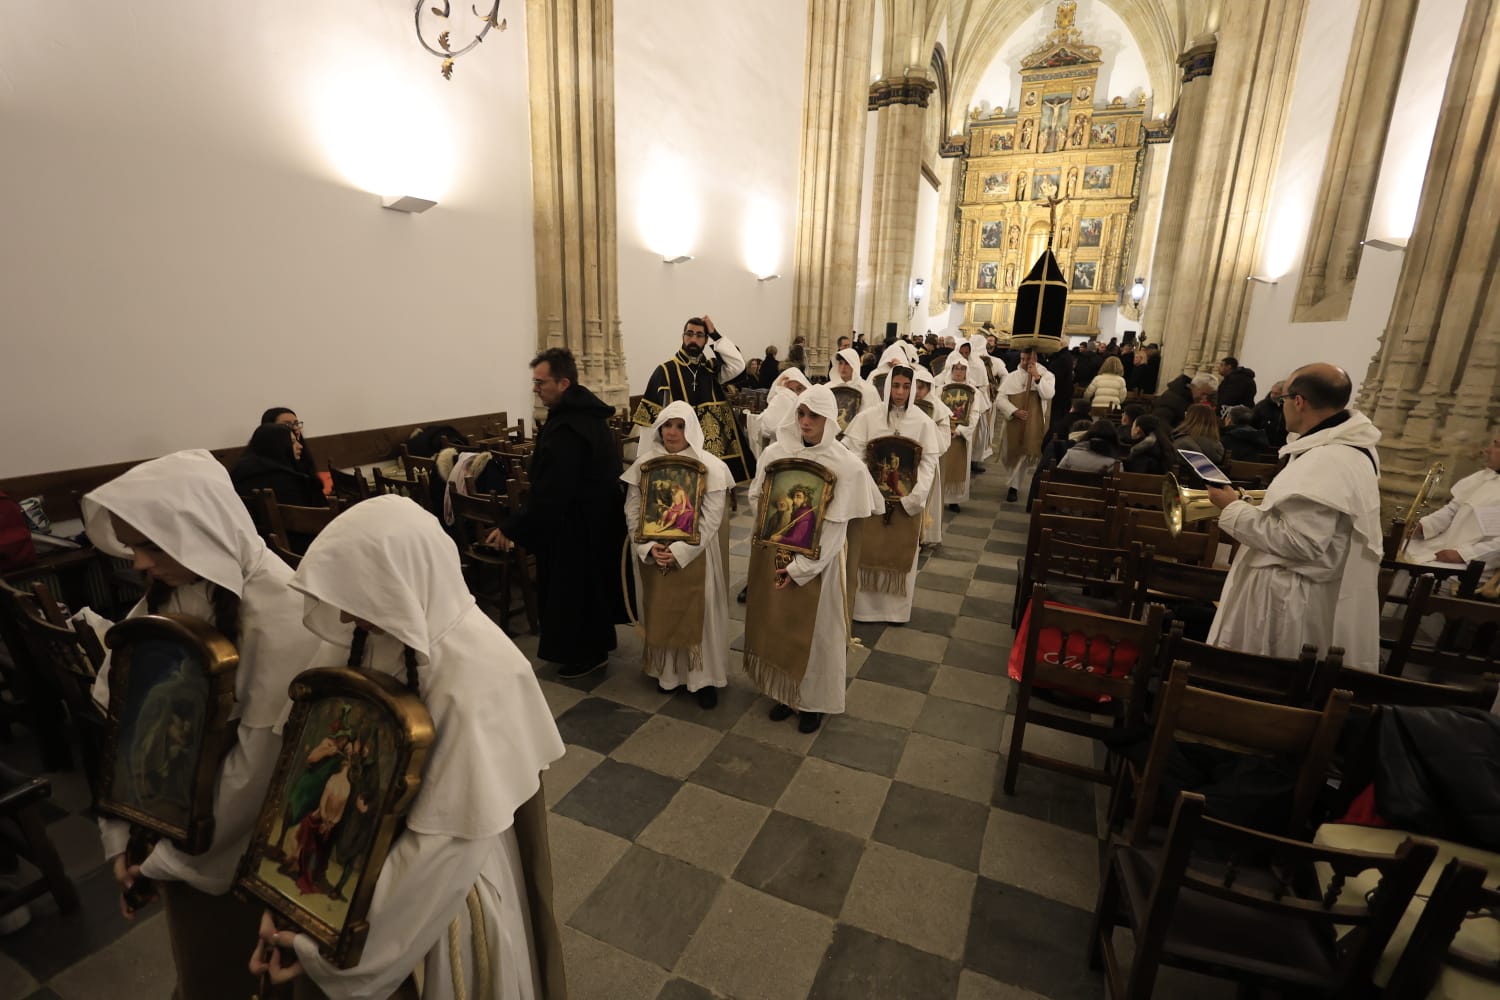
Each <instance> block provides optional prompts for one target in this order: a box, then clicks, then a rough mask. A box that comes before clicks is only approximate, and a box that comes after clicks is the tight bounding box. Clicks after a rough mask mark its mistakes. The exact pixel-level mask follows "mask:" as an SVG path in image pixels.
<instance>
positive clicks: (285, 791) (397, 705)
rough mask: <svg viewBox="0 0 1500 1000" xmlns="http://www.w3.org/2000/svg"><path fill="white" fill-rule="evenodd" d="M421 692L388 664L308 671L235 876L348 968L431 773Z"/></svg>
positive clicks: (296, 686)
mask: <svg viewBox="0 0 1500 1000" xmlns="http://www.w3.org/2000/svg"><path fill="white" fill-rule="evenodd" d="M432 739H433V728H432V716H431V715H430V714H428V711H427V708H426V706H424V705H423V704H422V700H421V699H420V698H418V697H417V695H415V694H413V693H412V692H411V691H408V690H407V689H406V687H405V686H404V685H402V684H401V682H400V681H398V680H396V679H395V678H394V677H390V676H387V675H385V674H377V673H365V672H363V671H358V670H349V669H347V668H344V667H324V668H318V669H314V670H307V671H304V672H303V673H301V674H299V675H297V679H296V680H294V681H293V682H292V713H291V717H290V718H289V719H288V720H287V723H286V726H285V728H284V729H283V731H282V743H281V755H280V757H278V758H277V761H276V770H275V772H274V773H273V774H272V776H271V785H270V788H269V789H268V790H267V792H266V798H265V801H264V803H262V805H261V810H260V817H259V819H258V820H257V821H256V824H255V831H254V833H253V834H252V835H251V838H250V846H249V848H248V849H247V850H246V851H245V855H244V857H243V858H241V859H240V870H239V879H238V886H239V888H240V889H241V890H243V891H244V892H246V893H248V894H249V895H251V896H253V897H255V898H256V899H258V900H260V901H261V902H263V903H265V904H266V906H268V907H270V908H271V910H273V911H274V912H275V914H276V915H277V922H278V923H279V924H282V925H289V926H291V927H294V928H296V929H297V930H299V931H301V932H302V933H304V934H306V935H308V936H309V937H311V938H312V939H313V940H315V941H317V942H318V951H319V953H320V954H321V955H322V956H323V957H324V958H326V959H327V960H328V961H330V962H332V963H333V964H334V965H335V966H337V967H338V968H341V969H347V968H350V967H352V966H354V965H356V964H357V963H358V962H359V958H360V954H361V953H362V952H363V950H364V946H365V938H366V937H367V936H368V935H369V932H370V925H369V923H368V922H367V921H366V919H365V917H366V916H367V915H368V913H369V911H370V900H371V899H372V898H373V897H374V894H375V883H376V880H377V879H378V878H379V876H380V869H381V866H382V865H383V864H384V863H385V859H386V855H387V854H388V853H389V852H390V848H391V841H392V840H393V839H394V838H395V836H396V834H397V832H398V831H399V829H400V826H401V820H402V817H404V816H405V814H406V811H407V810H408V809H409V808H410V807H411V804H412V802H413V801H414V800H415V798H416V795H417V790H418V789H419V788H420V787H421V783H422V766H423V764H425V763H426V760H427V751H428V749H429V748H430V747H431V746H432Z"/></svg>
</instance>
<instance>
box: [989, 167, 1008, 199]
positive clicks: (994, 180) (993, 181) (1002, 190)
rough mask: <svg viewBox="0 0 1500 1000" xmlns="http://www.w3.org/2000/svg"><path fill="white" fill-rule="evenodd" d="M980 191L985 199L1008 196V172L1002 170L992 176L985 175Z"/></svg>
mask: <svg viewBox="0 0 1500 1000" xmlns="http://www.w3.org/2000/svg"><path fill="white" fill-rule="evenodd" d="M982 191H983V194H984V195H985V196H986V197H992V198H994V197H999V196H1001V195H1007V194H1010V171H1009V170H1002V171H998V172H996V173H993V174H985V175H984V186H983V189H982Z"/></svg>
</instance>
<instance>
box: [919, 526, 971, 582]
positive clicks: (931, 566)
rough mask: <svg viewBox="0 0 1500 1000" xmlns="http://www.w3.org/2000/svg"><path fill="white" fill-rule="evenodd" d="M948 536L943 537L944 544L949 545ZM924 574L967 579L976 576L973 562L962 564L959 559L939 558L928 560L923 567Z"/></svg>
mask: <svg viewBox="0 0 1500 1000" xmlns="http://www.w3.org/2000/svg"><path fill="white" fill-rule="evenodd" d="M947 538H948V536H947V535H944V536H943V544H945V545H946V544H947ZM922 572H923V573H936V574H937V575H938V576H959V577H964V578H965V579H967V578H968V577H971V576H973V575H974V564H973V563H971V562H960V561H959V560H957V559H941V558H938V557H937V556H934V557H933V558H931V559H929V560H927V564H926V565H925V566H923V567H922Z"/></svg>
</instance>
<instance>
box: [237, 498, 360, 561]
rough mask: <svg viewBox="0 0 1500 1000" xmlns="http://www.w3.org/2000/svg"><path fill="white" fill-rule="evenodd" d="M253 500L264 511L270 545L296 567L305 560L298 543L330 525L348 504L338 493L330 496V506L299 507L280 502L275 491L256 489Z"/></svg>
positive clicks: (267, 541)
mask: <svg viewBox="0 0 1500 1000" xmlns="http://www.w3.org/2000/svg"><path fill="white" fill-rule="evenodd" d="M250 502H251V503H253V504H256V505H257V506H258V508H259V510H260V511H261V520H259V521H258V522H257V523H264V525H265V539H266V545H267V546H268V547H269V548H270V549H271V551H272V552H275V553H276V554H277V555H278V556H280V557H281V558H282V560H284V561H285V562H286V564H287V565H288V566H291V567H292V568H293V569H296V568H297V565H298V564H299V563H301V562H302V553H301V552H300V551H298V547H297V545H296V544H295V542H296V541H297V540H298V539H303V538H315V537H316V536H317V534H318V532H320V531H322V530H323V529H324V528H326V527H328V525H329V523H330V522H332V521H333V519H334V518H335V517H337V516H338V515H339V514H340V513H342V512H343V511H344V510H345V509H346V507H347V505H346V504H345V503H344V501H343V500H341V499H340V498H339V497H337V496H333V497H330V498H329V500H328V506H327V507H297V506H293V505H291V504H284V503H278V502H277V500H276V494H275V493H273V492H272V491H271V490H256V491H255V492H254V494H252V496H251V500H250Z"/></svg>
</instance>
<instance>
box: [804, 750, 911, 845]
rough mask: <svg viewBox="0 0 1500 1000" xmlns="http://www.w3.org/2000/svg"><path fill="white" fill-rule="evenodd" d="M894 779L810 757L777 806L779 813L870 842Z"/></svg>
mask: <svg viewBox="0 0 1500 1000" xmlns="http://www.w3.org/2000/svg"><path fill="white" fill-rule="evenodd" d="M890 788H891V779H890V778H887V777H883V776H882V775H879V774H871V773H870V772H869V771H861V770H858V769H856V768H852V767H845V766H844V765H843V764H835V763H834V762H833V761H829V760H822V759H820V758H818V757H809V758H807V759H806V760H804V761H803V762H802V766H801V767H800V768H798V769H797V773H796V775H795V776H794V777H793V778H792V783H791V784H790V785H788V786H787V788H786V791H785V792H783V793H782V794H781V800H780V801H778V802H777V803H776V808H777V810H778V811H780V812H784V813H789V814H790V815H792V816H799V817H801V818H802V819H805V820H808V821H810V822H813V823H817V824H819V825H820V826H826V827H828V828H829V829H832V830H843V831H844V832H845V833H852V834H854V835H855V836H856V837H862V838H865V839H869V836H870V834H871V833H873V832H874V831H875V821H876V820H878V819H879V818H880V807H881V806H883V805H884V804H885V795H886V792H888V791H890Z"/></svg>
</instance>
